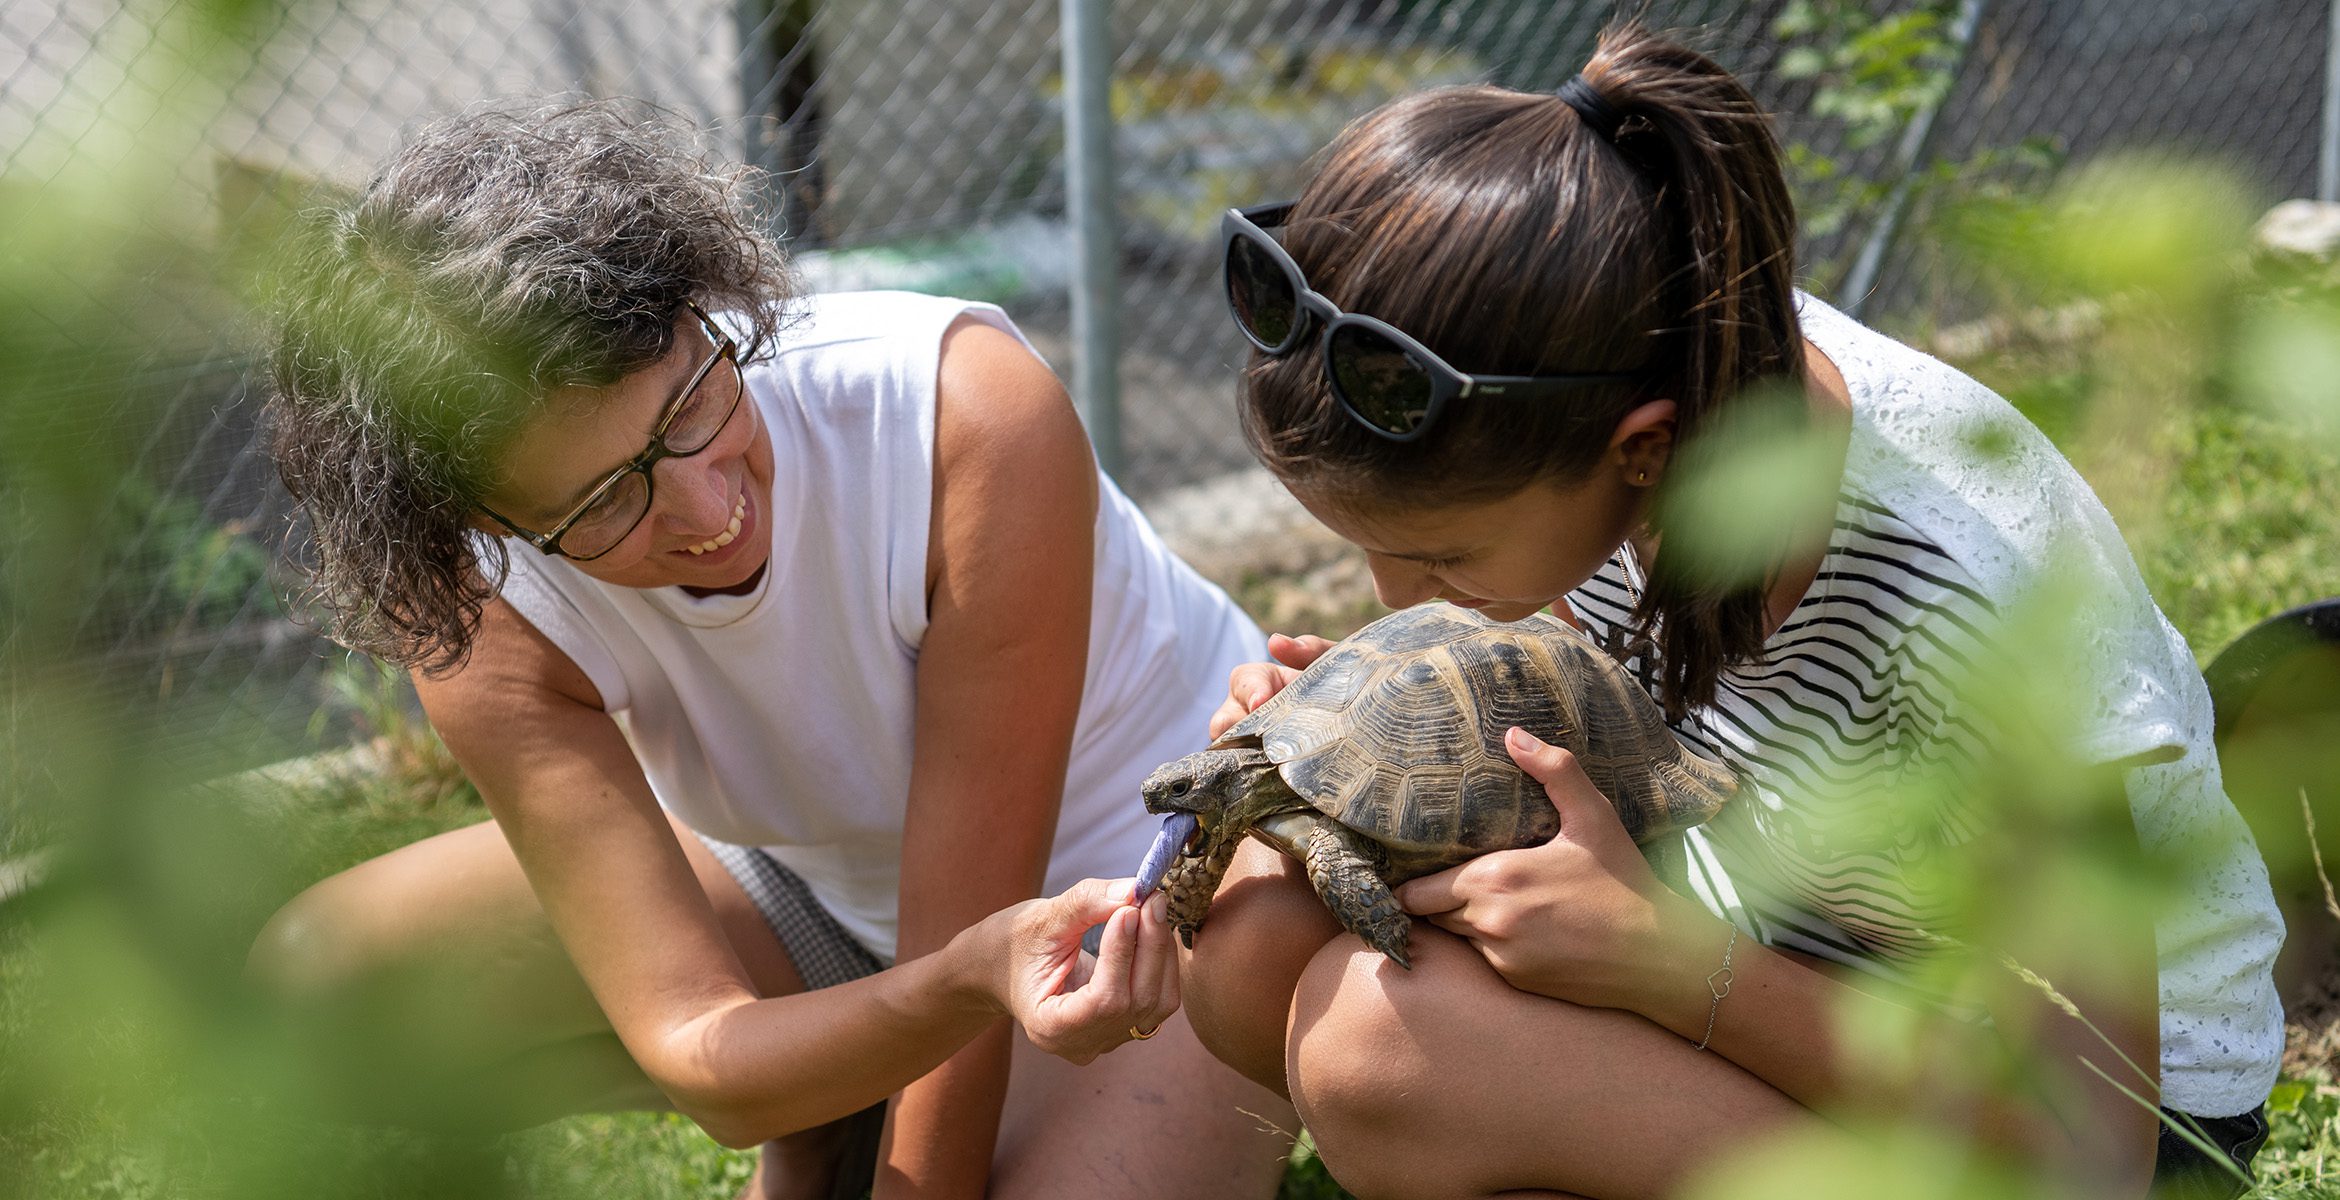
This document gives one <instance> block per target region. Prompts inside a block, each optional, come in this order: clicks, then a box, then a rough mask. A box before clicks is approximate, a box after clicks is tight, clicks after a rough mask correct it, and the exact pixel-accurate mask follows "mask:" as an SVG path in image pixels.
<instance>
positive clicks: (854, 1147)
mask: <svg viewBox="0 0 2340 1200" xmlns="http://www.w3.org/2000/svg"><path fill="white" fill-rule="evenodd" d="M699 840H700V841H702V842H704V843H706V845H707V849H709V850H711V851H713V852H714V854H715V858H716V860H717V861H718V862H721V863H722V864H723V868H724V869H725V870H727V871H729V872H731V877H732V878H733V879H734V880H737V881H738V883H739V887H740V890H741V891H744V892H746V893H747V898H748V900H749V901H750V902H751V903H753V904H754V905H755V906H756V911H757V912H760V913H762V914H763V915H764V923H765V924H766V925H769V926H771V927H772V933H773V935H774V936H775V937H777V938H779V939H780V946H781V948H782V949H784V950H786V951H787V952H788V958H789V961H791V962H793V963H795V964H796V973H797V974H798V975H799V976H802V977H803V979H804V988H805V990H806V991H808V992H809V991H817V990H819V989H821V988H825V987H835V986H837V985H838V984H840V983H848V982H851V981H852V980H856V979H860V978H862V977H863V976H865V975H875V974H877V973H878V972H879V971H880V970H882V969H884V967H885V964H884V963H882V962H879V961H878V957H877V956H876V955H874V954H871V953H870V952H869V951H868V950H867V949H865V948H863V946H862V945H861V943H859V942H857V941H854V940H853V935H852V934H849V933H847V932H845V927H844V926H843V925H840V924H838V923H837V918H835V917H833V916H830V915H829V910H827V909H825V908H822V907H821V905H820V901H818V900H815V899H813V894H812V889H811V888H808V887H806V886H805V885H804V880H802V879H799V878H797V877H796V872H794V871H791V870H789V869H788V868H786V867H784V866H781V865H780V863H779V861H778V860H776V859H774V858H773V857H772V856H771V855H769V854H766V853H764V852H763V851H761V850H758V849H756V848H755V847H753V846H734V845H731V844H730V843H728V842H718V841H716V840H714V839H713V838H709V837H706V836H704V835H701V836H700V838H699ZM844 1120H845V1122H846V1134H845V1140H844V1147H843V1149H842V1150H841V1151H840V1155H841V1157H840V1159H839V1161H838V1165H837V1186H836V1188H835V1190H834V1191H832V1192H831V1193H830V1195H831V1196H832V1197H834V1198H835V1200H859V1198H860V1197H863V1196H866V1195H868V1194H869V1190H870V1185H871V1182H872V1181H873V1180H874V1178H875V1177H876V1171H877V1149H878V1138H879V1136H880V1134H882V1133H883V1132H884V1129H885V1123H886V1106H885V1105H884V1104H882V1103H881V1104H873V1105H871V1106H870V1107H868V1108H865V1109H863V1110H861V1111H860V1112H857V1113H855V1114H853V1115H852V1116H850V1117H846V1118H845V1119H844Z"/></svg>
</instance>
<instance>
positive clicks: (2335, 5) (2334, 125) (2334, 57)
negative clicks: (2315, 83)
mask: <svg viewBox="0 0 2340 1200" xmlns="http://www.w3.org/2000/svg"><path fill="white" fill-rule="evenodd" d="M2316 199H2318V200H2322V201H2326V202H2330V201H2333V200H2340V0H2332V13H2331V15H2330V16H2329V17H2326V18H2325V19H2324V145H2323V148H2322V149H2321V150H2320V151H2318V152H2317V154H2316Z"/></svg>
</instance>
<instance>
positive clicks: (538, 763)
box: [417, 601, 1158, 1146]
mask: <svg viewBox="0 0 2340 1200" xmlns="http://www.w3.org/2000/svg"><path fill="white" fill-rule="evenodd" d="M417 690H418V691H419V692H420V693H421V695H422V698H423V704H424V707H425V709H426V710H427V712H428V713H429V715H430V718H431V721H432V724H433V725H434V726H435V727H437V729H438V730H439V732H440V733H441V735H442V736H443V737H444V738H445V739H446V742H447V745H448V748H449V749H450V750H452V751H453V752H454V754H455V756H456V758H457V760H458V761H459V762H461V763H462V765H463V767H464V769H465V771H466V772H468V773H469V774H470V776H471V778H472V780H473V782H474V783H476V784H477V785H478V787H479V790H480V793H481V795H482V796H483V797H484V798H485V799H486V801H487V804H488V807H489V809H490V811H491V812H493V813H494V814H495V817H496V820H497V823H498V825H499V826H501V827H502V829H503V831H504V834H505V837H506V838H508V839H509V840H510V842H511V844H512V848H513V851H514V853H515V855H516V856H517V857H518V858H519V860H520V863H521V866H522V868H523V869H524V870H525V871H526V872H527V875H528V879H529V883H530V885H531V886H532V888H533V889H534V890H535V892H536V894H537V896H538V898H539V899H540V900H541V902H542V903H543V905H544V908H545V911H546V913H547V914H548V916H549V917H550V918H551V921H552V924H553V927H554V929H555V930H556V931H557V932H558V933H559V935H560V938H561V942H562V945H563V947H564V948H565V949H566V950H567V951H568V953H569V955H570V957H571V959H572V960H573V961H574V962H575V963H576V965H577V968H578V970H579V972H580V973H581V974H582V975H583V976H584V978H585V981H586V983H587V985H588V986H589V987H590V988H591V989H592V991H593V995H594V997H595V999H596V1000H597V1001H598V1002H599V1003H600V1005H601V1007H602V1009H603V1011H604V1012H605V1013H606V1014H607V1015H608V1017H609V1020H610V1024H611V1026H612V1027H613V1028H614V1029H615V1031H616V1032H617V1034H618V1036H619V1038H620V1039H621V1040H622V1041H623V1042H624V1044H625V1046H626V1049H627V1051H628V1052H629V1053H630V1054H632V1055H633V1057H634V1059H635V1061H636V1062H637V1063H638V1064H639V1065H640V1066H641V1067H642V1069H643V1071H644V1073H645V1074H647V1075H648V1076H649V1077H650V1078H651V1079H652V1080H653V1081H654V1082H656V1083H657V1084H658V1085H659V1087H660V1088H661V1089H662V1090H664V1091H665V1093H666V1094H667V1096H668V1098H669V1099H671V1100H672V1101H673V1102H674V1104H675V1105H676V1107H677V1108H679V1109H680V1110H681V1111H683V1112H684V1113H685V1114H686V1115H688V1116H690V1117H691V1118H692V1119H694V1120H696V1121H697V1122H699V1124H700V1125H701V1126H703V1127H704V1128H705V1129H706V1130H707V1131H708V1133H709V1134H710V1135H712V1136H713V1137H715V1138H716V1140H718V1141H721V1142H723V1143H725V1144H726V1145H732V1146H749V1145H753V1144H755V1143H757V1142H760V1141H764V1140H766V1139H768V1138H771V1137H775V1136H778V1135H780V1134H782V1133H786V1132H789V1131H792V1130H796V1129H801V1128H806V1127H809V1126H812V1125H816V1124H820V1123H822V1122H824V1121H828V1120H831V1119H834V1118H835V1117H838V1116H841V1115H843V1114H845V1113H849V1112H852V1111H854V1110H855V1109H857V1108H860V1107H863V1106H865V1105H868V1104H871V1103H874V1102H876V1101H877V1100H879V1099H881V1098H883V1097H885V1096H886V1095H887V1094H889V1093H891V1092H893V1091H895V1090H896V1089H898V1088H900V1087H901V1086H903V1085H904V1084H906V1083H908V1082H909V1081H910V1080H912V1079H915V1078H917V1077H918V1076H920V1075H922V1074H924V1073H925V1072H927V1071H928V1070H930V1069H932V1068H933V1067H934V1065H935V1064H937V1063H940V1062H942V1061H943V1060H944V1059H946V1058H948V1057H949V1056H950V1055H951V1054H952V1053H954V1052H955V1051H957V1050H958V1049H959V1048H960V1047H961V1046H963V1045H964V1044H966V1042H967V1040H968V1039H969V1038H971V1037H974V1036H975V1035H976V1034H978V1033H980V1032H981V1031H983V1030H984V1029H986V1028H987V1027H990V1026H991V1025H993V1024H994V1023H995V1022H997V1020H998V1018H999V1017H1000V1016H1001V1015H1002V1014H1003V1012H1005V1011H1006V1008H1005V1007H1004V1005H1003V1003H1002V1000H1003V998H1004V997H1006V996H1008V995H1009V994H1010V992H1011V990H1012V989H1013V988H1015V987H1016V986H1019V984H1020V985H1021V986H1023V987H1024V988H1025V989H1026V990H1027V991H1029V990H1030V989H1031V987H1032V986H1033V982H1032V981H1031V980H1029V979H1025V980H1021V981H1017V980H1010V979H1008V978H1006V976H1007V975H1008V973H1009V972H1010V971H1011V970H1013V969H1014V967H1015V965H1016V963H1017V962H1021V961H1024V960H1025V959H1030V958H1032V957H1033V956H1032V955H1029V954H1024V955H1022V956H1021V957H1020V958H1019V957H1015V956H1011V955H1010V953H1009V950H1008V947H1009V945H1010V942H1011V938H1013V937H1015V936H1025V941H1027V942H1028V941H1030V937H1029V936H1028V935H1030V934H1031V932H1032V930H1031V928H1030V926H1031V924H1032V923H1031V922H1026V924H1025V926H1022V927H1019V926H1016V925H1015V924H1014V922H1013V920H1012V918H1013V917H1014V916H1015V915H1016V914H1012V913H1011V914H1003V915H1002V916H1001V917H1000V918H998V919H996V920H994V921H993V922H992V923H991V924H990V925H988V926H986V927H984V928H983V929H982V930H981V931H980V936H974V935H970V936H968V937H963V938H958V939H954V940H951V941H948V942H946V943H945V944H944V945H942V946H939V947H937V953H934V954H932V955H928V956H926V957H924V958H920V959H918V960H916V961H906V962H904V963H903V964H902V965H900V966H897V967H895V968H893V969H891V970H888V971H885V972H882V973H880V974H879V975H877V976H873V977H871V978H868V979H862V980H857V981H855V982H853V983H851V984H847V985H845V986H842V987H836V988H829V989H824V990H822V991H819V992H814V993H808V994H805V995H798V996H786V997H778V998H774V999H768V1000H767V999H759V998H758V996H757V995H756V992H755V990H754V987H753V985H752V984H751V983H750V981H749V979H748V977H747V974H746V972H745V971H744V969H742V967H741V966H740V964H739V961H738V959H737V957H736V956H735V955H734V954H733V953H732V951H731V949H730V946H729V944H728V943H727V942H726V941H725V940H724V938H723V935H722V933H721V931H720V930H719V929H718V928H717V925H716V921H715V916H714V913H713V911H712V909H711V908H710V906H709V905H708V902H707V899H706V895H705V893H704V892H703V891H701V890H700V888H699V887H698V885H697V882H696V881H695V879H694V878H693V876H692V874H691V871H690V868H689V866H688V864H687V861H686V860H685V859H684V857H683V853H682V849H681V847H680V846H679V845H677V844H676V842H675V839H674V834H673V832H672V830H671V827H670V826H669V825H668V823H667V821H666V818H665V817H664V816H663V815H662V814H661V813H660V811H659V809H658V806H657V803H656V801H655V800H654V799H653V798H652V796H651V794H650V789H649V785H648V783H647V781H646V780H645V779H644V778H643V776H642V773H641V769H640V767H639V765H638V764H637V763H636V761H635V760H634V758H633V755H632V752H631V750H630V748H629V747H628V746H627V745H626V742H625V740H624V738H623V736H622V735H621V734H620V733H619V731H618V729H617V726H616V724H615V722H613V721H612V720H611V719H610V717H609V715H608V714H607V713H605V712H603V711H601V708H600V698H599V696H598V695H597V694H596V692H595V691H594V689H593V687H592V684H591V682H590V681H588V680H587V679H586V678H585V676H584V674H583V673H582V672H581V671H579V670H578V669H577V667H576V666H575V665H574V664H573V663H572V662H570V661H569V659H568V658H567V656H566V655H564V654H562V653H561V652H560V651H559V650H558V649H557V648H556V647H554V646H553V645H552V644H551V643H550V642H549V641H547V640H546V639H545V638H544V636H543V635H542V634H541V633H539V632H538V631H537V630H536V629H535V627H534V626H532V625H530V624H529V623H528V622H527V621H526V620H525V619H524V618H522V617H521V616H520V615H519V614H518V613H517V612H515V611H513V610H512V609H511V608H510V607H509V606H508V605H505V604H504V603H502V602H500V601H499V602H497V603H494V604H492V605H490V606H489V608H488V610H487V612H486V614H485V615H484V618H483V625H482V629H481V632H480V636H479V638H478V641H477V644H476V649H475V651H474V653H473V656H472V658H471V660H470V661H469V662H468V663H467V664H466V665H465V666H464V667H463V668H462V669H461V670H459V671H457V672H455V673H454V674H452V675H449V676H447V677H445V678H443V679H436V680H433V679H420V680H418V681H417ZM1091 890H1092V891H1094V892H1095V893H1096V895H1094V896H1089V897H1083V898H1079V899H1077V900H1074V901H1071V902H1070V903H1072V904H1073V905H1074V906H1075V907H1079V906H1081V905H1084V904H1085V905H1087V906H1089V907H1090V908H1093V909H1094V912H1093V914H1085V915H1087V916H1093V919H1095V920H1103V919H1105V917H1106V915H1107V914H1109V913H1110V912H1112V911H1113V908H1114V907H1115V906H1114V905H1113V904H1112V903H1111V902H1110V901H1108V900H1107V899H1106V897H1105V894H1104V889H1103V887H1102V885H1099V886H1097V887H1095V888H1093V889H1091ZM1036 903H1038V904H1043V905H1045V904H1049V903H1063V902H1036ZM1057 915H1058V916H1061V915H1062V914H1057ZM1134 916H1135V914H1132V918H1134ZM1080 920H1081V917H1080V916H1075V917H1073V918H1072V919H1071V920H1070V922H1066V921H1059V922H1058V923H1059V924H1068V923H1069V925H1070V927H1071V928H1073V929H1074V930H1075V932H1074V934H1073V935H1074V936H1077V928H1078V927H1079V922H1080ZM1116 920H1117V921H1118V922H1121V923H1122V929H1123V931H1124V932H1125V933H1128V934H1130V935H1131V936H1132V937H1134V936H1135V935H1136V928H1137V927H1136V924H1135V922H1134V921H1133V920H1132V919H1131V918H1116ZM1041 924H1043V925H1045V924H1046V922H1042V923H1041ZM1153 924H1158V922H1154V921H1149V922H1147V932H1148V933H1149V934H1150V933H1151V932H1152V929H1151V926H1152V925H1153ZM1138 952H1139V953H1141V954H1142V953H1145V952H1147V948H1146V947H1145V946H1143V945H1141V946H1140V948H1139V951H1138ZM1039 986H1041V987H1045V986H1047V984H1046V983H1045V982H1043V983H1041V984H1039ZM1105 999H1106V1000H1107V1001H1108V1002H1109V1003H1108V1006H1109V1007H1110V1001H1111V1000H1112V998H1111V997H1106V998H1105ZM1157 1007H1158V1006H1157ZM1148 1011H1151V1009H1150V1008H1149V1009H1148ZM1114 1020H1115V1018H1113V1017H1112V1016H1111V1015H1110V1014H1109V1015H1108V1016H1107V1017H1106V1018H1105V1020H1104V1021H1103V1022H1102V1023H1103V1024H1105V1025H1112V1024H1113V1023H1114ZM1075 1032H1076V1037H1075V1041H1074V1043H1073V1044H1072V1045H1071V1049H1072V1050H1073V1051H1074V1052H1075V1054H1076V1055H1077V1054H1078V1053H1082V1052H1088V1051H1087V1049H1086V1048H1085V1046H1084V1045H1082V1044H1081V1043H1080V1042H1079V1041H1078V1036H1077V1034H1078V1031H1077V1030H1076V1031H1075ZM1059 1048H1060V1049H1061V1048H1063V1047H1059ZM1099 1048H1102V1047H1099Z"/></svg>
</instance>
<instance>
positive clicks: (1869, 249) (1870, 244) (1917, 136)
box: [1838, 0, 2340, 320]
mask: <svg viewBox="0 0 2340 1200" xmlns="http://www.w3.org/2000/svg"><path fill="white" fill-rule="evenodd" d="M2334 3H2336V4H2340V0H2334ZM1989 8H1990V0H1963V3H1961V4H1960V5H1959V6H1958V21H1957V23H1956V24H1955V25H1952V26H1951V28H1950V39H1951V41H1952V42H1954V43H1955V44H1956V45H1957V47H1958V57H1957V58H1956V59H1954V60H1952V62H1951V64H1950V83H1949V86H1948V87H1945V88H1943V89H1942V95H1941V97H1940V98H1939V99H1937V100H1935V101H1934V102H1933V103H1931V104H1928V105H1926V106H1925V107H1924V108H1921V109H1919V110H1918V111H1917V114H1916V115H1915V116H1913V117H1911V118H1910V120H1909V127H1908V128H1907V129H1904V130H1902V131H1901V144H1900V145H1899V146H1896V147H1894V151H1893V167H1892V170H1893V172H1894V180H1893V192H1892V194H1891V195H1889V196H1887V197H1886V198H1885V211H1883V212H1881V213H1879V214H1877V223H1876V224H1875V225H1873V226H1870V228H1869V237H1868V240H1867V241H1865V242H1863V243H1861V252H1860V255H1859V256H1858V257H1856V258H1855V259H1853V265H1852V269H1851V270H1849V271H1847V272H1845V276H1844V286H1843V287H1842V288H1840V289H1838V299H1839V300H1840V301H1841V303H1840V305H1839V307H1841V308H1843V310H1844V312H1845V315H1846V316H1849V317H1852V318H1853V319H1855V320H1859V319H1860V316H1861V312H1862V310H1864V309H1866V308H1867V307H1868V306H1869V296H1870V294H1871V293H1873V292H1875V291H1876V290H1877V277H1878V276H1879V275H1880V274H1882V273H1883V272H1884V269H1885V252H1886V251H1887V250H1890V249H1892V248H1893V239H1894V238H1895V237H1896V236H1898V235H1899V234H1900V232H1901V221H1902V218H1903V217H1905V216H1907V215H1908V214H1909V202H1910V199H1911V197H1912V196H1913V195H1914V194H1915V192H1916V190H1917V175H1918V172H1920V171H1922V170H1925V168H1926V163H1927V162H1928V161H1929V159H1930V158H1931V157H1932V154H1933V148H1934V130H1935V129H1936V128H1938V127H1939V125H1940V118H1941V116H1942V110H1943V109H1944V108H1946V107H1948V106H1949V104H1950V100H1951V97H1952V96H1953V95H1954V94H1955V93H1956V92H1957V91H1958V80H1959V78H1960V77H1961V76H1963V75H1965V74H1966V59H1967V55H1968V54H1969V53H1970V52H1971V51H1972V50H1973V49H1974V35H1975V32H1976V31H1977V30H1979V29H1981V28H1982V21H1983V13H1984V11H1985V10H1987V9H1989Z"/></svg>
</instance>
